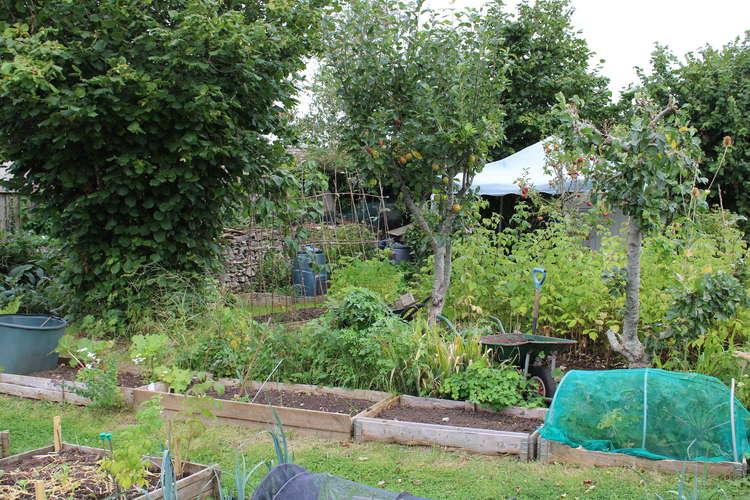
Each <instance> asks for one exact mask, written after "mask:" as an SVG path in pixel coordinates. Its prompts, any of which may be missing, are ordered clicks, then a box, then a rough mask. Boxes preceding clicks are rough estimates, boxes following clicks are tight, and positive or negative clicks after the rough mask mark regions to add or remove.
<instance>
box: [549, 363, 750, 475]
mask: <svg viewBox="0 0 750 500" xmlns="http://www.w3.org/2000/svg"><path fill="white" fill-rule="evenodd" d="M732 410H733V412H732ZM732 413H734V418H732ZM733 429H734V432H733V431H732V430H733ZM748 429H750V413H749V412H748V411H747V410H746V409H745V407H744V406H742V404H741V403H740V402H739V400H737V398H733V397H732V395H731V391H730V389H729V388H727V386H726V385H724V384H723V383H722V382H721V381H720V380H718V379H715V378H713V377H707V376H705V375H700V374H697V373H678V372H669V371H665V370H657V369H653V368H645V369H638V370H607V371H580V370H573V371H571V372H568V373H567V374H566V375H565V377H564V378H563V380H562V382H560V386H559V387H558V389H557V392H556V393H555V397H554V399H553V401H552V406H551V407H550V409H549V412H548V413H547V417H546V418H545V420H544V427H543V428H542V430H541V431H540V434H541V436H542V437H543V438H545V439H549V440H552V441H558V442H560V443H564V444H567V445H569V446H572V447H578V446H582V447H583V448H585V449H587V450H593V451H606V452H613V453H626V454H628V455H635V456H639V457H645V458H652V459H676V460H696V461H709V462H724V461H729V462H739V461H742V458H743V457H748V456H750V443H748Z"/></svg>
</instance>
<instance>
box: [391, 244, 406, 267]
mask: <svg viewBox="0 0 750 500" xmlns="http://www.w3.org/2000/svg"><path fill="white" fill-rule="evenodd" d="M391 248H392V250H393V256H392V257H391V259H392V260H393V263H394V264H398V263H399V262H406V261H408V260H409V258H410V257H409V253H410V252H411V248H409V246H408V245H404V244H403V243H394V244H393V246H392V247H391Z"/></svg>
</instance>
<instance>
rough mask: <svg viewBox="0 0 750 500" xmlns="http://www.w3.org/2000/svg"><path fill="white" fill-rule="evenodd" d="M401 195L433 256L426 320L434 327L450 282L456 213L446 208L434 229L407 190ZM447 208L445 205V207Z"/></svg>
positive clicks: (441, 310) (403, 190)
mask: <svg viewBox="0 0 750 500" xmlns="http://www.w3.org/2000/svg"><path fill="white" fill-rule="evenodd" d="M401 193H402V195H403V197H404V201H405V202H406V206H407V207H408V208H409V211H410V212H411V214H412V215H413V216H414V219H415V220H416V222H417V224H419V226H420V227H421V228H422V230H423V231H424V232H425V233H427V237H428V238H429V241H430V246H431V247H432V252H433V254H434V256H435V268H434V271H433V274H432V298H431V299H430V301H429V302H428V304H429V305H428V308H427V320H428V322H429V324H430V325H431V326H435V324H436V322H437V316H438V314H440V313H442V312H443V306H444V305H445V295H446V294H447V293H448V286H449V285H450V282H451V266H452V263H453V261H452V253H453V252H452V250H453V249H452V245H451V235H452V233H453V221H454V220H455V219H456V212H453V211H450V210H448V209H447V208H446V209H445V211H444V212H442V213H441V214H440V215H441V216H442V217H441V218H442V220H441V222H440V223H439V224H438V225H437V227H436V228H433V227H431V226H430V224H429V223H428V222H427V219H426V218H425V215H424V213H423V211H422V208H421V207H420V206H419V205H418V204H417V203H416V201H415V200H414V197H412V195H411V193H410V192H409V190H408V189H402V192H401ZM446 207H447V205H446Z"/></svg>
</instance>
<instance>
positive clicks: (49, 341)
mask: <svg viewBox="0 0 750 500" xmlns="http://www.w3.org/2000/svg"><path fill="white" fill-rule="evenodd" d="M67 324H68V323H67V322H66V321H65V320H64V319H62V318H58V317H56V316H48V315H46V314H0V369H1V370H2V372H3V373H14V374H16V375H25V374H27V373H33V372H39V371H43V370H52V369H53V368H55V367H56V366H57V353H56V352H52V351H53V350H54V349H56V348H57V343H58V342H59V341H60V337H62V336H63V334H64V333H65V326H66V325H67Z"/></svg>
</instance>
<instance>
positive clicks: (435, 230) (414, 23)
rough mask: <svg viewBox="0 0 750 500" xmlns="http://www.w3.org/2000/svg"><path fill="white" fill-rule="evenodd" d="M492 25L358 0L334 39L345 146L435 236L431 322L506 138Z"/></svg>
mask: <svg viewBox="0 0 750 500" xmlns="http://www.w3.org/2000/svg"><path fill="white" fill-rule="evenodd" d="M493 28H494V27H493V26H492V25H491V24H490V23H489V21H488V19H487V18H486V17H484V16H483V15H482V13H481V12H478V11H467V12H464V13H456V14H455V15H453V16H451V17H446V16H441V15H439V14H437V13H435V12H432V11H429V10H427V9H425V8H423V6H422V4H421V2H412V1H407V2H401V3H397V4H396V3H394V2H390V1H385V0H355V1H353V2H351V3H350V4H349V6H348V7H347V8H346V9H345V10H344V11H343V12H342V13H341V14H340V16H338V18H337V20H336V24H335V29H334V30H333V31H332V32H331V33H330V34H329V35H328V36H327V40H326V49H325V50H326V52H325V59H324V60H323V61H322V64H321V79H322V80H323V81H324V82H325V85H326V87H328V88H329V89H333V90H334V91H335V92H333V93H332V94H333V95H334V96H335V98H334V100H335V108H334V112H333V113H332V115H333V116H334V118H335V122H336V123H335V128H336V137H337V141H338V144H339V145H340V147H341V148H343V149H344V150H345V151H348V152H350V153H351V154H352V155H353V156H354V157H355V158H356V160H357V161H358V162H359V164H360V165H361V168H363V169H365V170H366V172H367V174H369V175H370V176H371V177H372V178H379V179H381V181H382V182H384V184H386V185H389V186H390V187H391V188H392V189H393V191H395V192H397V193H398V194H399V196H400V198H401V199H402V201H403V203H404V204H405V205H406V207H407V208H408V210H409V212H410V214H411V216H412V218H413V219H414V221H415V222H416V223H417V224H418V225H419V226H420V227H421V229H422V230H423V231H424V232H425V233H426V234H427V238H428V240H429V243H430V246H431V248H432V252H433V256H434V269H433V283H432V300H431V301H430V303H429V312H428V315H429V318H430V320H431V321H434V319H435V317H436V316H437V315H438V314H439V313H440V312H441V311H442V308H443V304H444V300H445V295H446V292H447V290H448V287H449V285H450V280H451V234H452V233H453V230H454V225H455V222H456V220H457V217H458V216H459V214H460V213H461V212H462V209H463V205H464V201H465V199H466V198H467V196H468V195H469V192H470V186H471V183H472V180H473V178H474V175H475V174H476V172H477V171H479V170H481V169H482V168H483V166H484V164H485V161H486V160H487V156H488V151H489V150H490V148H492V147H495V146H496V145H497V144H498V143H499V142H500V140H501V138H502V134H503V127H502V116H503V109H502V95H503V91H504V89H505V85H506V79H505V64H506V61H505V60H503V59H502V58H500V57H497V51H496V50H495V51H493V50H490V49H491V48H494V49H496V48H497V46H498V44H499V41H498V40H497V39H496V37H497V36H498V35H497V30H496V29H493ZM431 198H432V201H430V199H431Z"/></svg>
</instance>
